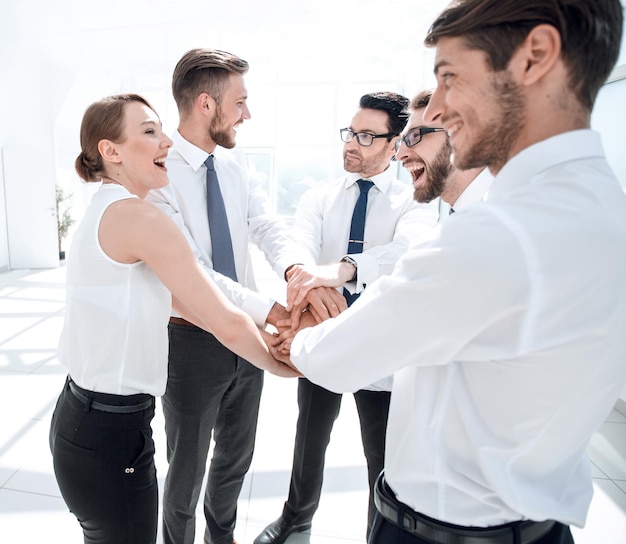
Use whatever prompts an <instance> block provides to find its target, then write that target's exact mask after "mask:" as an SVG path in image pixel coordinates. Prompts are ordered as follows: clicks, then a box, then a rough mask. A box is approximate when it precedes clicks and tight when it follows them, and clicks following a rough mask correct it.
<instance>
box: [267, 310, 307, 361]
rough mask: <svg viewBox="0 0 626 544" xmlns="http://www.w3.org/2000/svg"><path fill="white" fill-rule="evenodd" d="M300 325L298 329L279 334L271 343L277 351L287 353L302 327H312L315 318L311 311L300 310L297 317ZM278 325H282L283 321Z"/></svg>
mask: <svg viewBox="0 0 626 544" xmlns="http://www.w3.org/2000/svg"><path fill="white" fill-rule="evenodd" d="M299 322H300V326H299V327H298V329H290V330H286V331H284V332H282V333H281V334H279V335H278V336H277V337H275V338H276V339H278V341H277V342H274V343H273V344H272V347H274V348H276V349H277V350H278V351H280V352H281V353H284V354H289V351H290V350H291V343H292V342H293V339H294V337H295V336H296V334H297V333H298V331H301V330H302V329H306V328H307V327H314V326H315V325H317V323H318V322H317V320H316V319H315V317H314V316H313V315H312V314H311V312H302V315H301V316H300V317H299ZM278 324H279V325H283V323H281V322H279V323H278Z"/></svg>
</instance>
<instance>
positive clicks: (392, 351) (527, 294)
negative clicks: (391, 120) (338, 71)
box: [290, 0, 626, 544]
mask: <svg viewBox="0 0 626 544" xmlns="http://www.w3.org/2000/svg"><path fill="white" fill-rule="evenodd" d="M622 17H623V13H622V5H621V3H620V1H619V0H560V1H558V2H557V1H554V0H534V1H532V2H530V1H529V2H519V0H457V1H456V2H454V3H453V4H451V5H450V6H449V7H448V8H447V9H446V10H445V11H444V12H443V13H442V15H441V16H439V17H438V18H437V19H436V21H435V22H434V23H433V25H432V27H431V29H430V31H429V33H428V35H427V38H426V43H427V45H429V46H434V47H436V55H435V75H436V78H437V88H436V90H435V93H434V95H433V97H432V99H431V101H430V104H429V106H428V108H427V110H426V112H425V115H424V119H425V120H426V121H428V122H433V121H434V120H435V119H436V118H438V117H439V118H440V119H441V123H442V125H443V127H444V128H445V129H446V131H447V133H448V135H449V138H450V144H451V146H452V148H453V151H454V163H455V166H456V167H457V168H460V169H469V168H480V167H483V166H487V167H488V168H489V169H490V171H491V172H492V174H494V176H495V179H494V182H493V184H492V185H491V188H490V189H489V193H488V197H487V200H486V201H484V202H481V203H479V204H476V205H472V206H469V207H468V208H466V209H465V210H463V212H462V213H459V214H458V217H457V216H455V217H454V219H451V220H449V221H444V222H442V224H441V226H440V228H437V229H435V230H434V231H433V239H432V240H431V241H429V242H426V243H424V244H421V245H420V246H418V247H417V248H415V249H414V250H413V251H411V252H410V253H408V254H407V255H406V256H405V257H404V258H403V259H402V260H401V261H400V262H399V263H398V265H397V266H396V268H395V270H394V271H393V273H392V274H391V275H390V276H386V277H384V278H381V279H380V280H378V281H377V282H375V283H374V284H372V285H369V286H368V288H367V290H366V291H365V292H364V293H363V295H362V296H361V297H360V299H359V300H358V301H357V302H356V303H355V304H354V305H353V306H352V307H350V308H348V309H347V310H346V311H345V312H343V313H342V314H340V315H339V316H338V317H336V318H335V319H331V320H328V321H326V322H324V323H322V324H320V325H318V326H316V327H312V328H308V329H304V330H302V331H300V332H299V333H298V334H297V335H296V336H295V338H294V340H293V344H292V346H291V357H292V360H293V362H294V363H295V365H296V366H297V367H298V368H299V369H300V370H301V371H302V372H303V373H304V374H305V375H306V376H307V377H308V378H309V379H310V380H312V381H313V382H314V383H317V384H319V385H321V386H323V387H326V388H329V389H331V390H333V391H337V392H341V391H354V390H357V389H359V388H360V387H362V386H363V385H364V384H368V383H372V382H373V381H375V380H377V379H379V378H381V377H382V376H385V375H387V374H388V373H390V372H393V373H394V381H393V391H392V401H391V407H390V411H389V423H388V427H387V445H386V456H385V471H384V477H382V478H381V479H379V481H378V482H377V484H376V496H375V497H376V506H377V516H376V520H375V522H374V528H373V529H372V533H371V535H370V542H371V543H391V542H404V543H411V544H423V543H428V544H432V543H433V542H434V543H444V542H445V543H450V542H455V543H457V544H464V543H465V544H467V543H469V542H471V543H472V544H481V543H485V544H487V543H489V544H496V543H502V544H504V543H511V544H513V543H516V544H517V543H519V544H529V543H533V544H561V543H568V544H569V543H572V542H573V540H572V536H571V532H570V529H569V525H572V524H573V525H576V526H579V527H582V526H583V525H584V523H585V518H586V515H587V511H588V508H589V503H590V500H591V496H592V493H593V486H592V479H591V469H590V463H589V460H588V458H587V455H586V446H587V444H588V442H589V440H590V438H591V436H592V434H593V432H594V431H595V430H596V429H597V428H598V426H599V425H600V424H601V423H602V422H603V421H604V419H605V418H606V416H607V415H608V413H609V412H610V411H611V409H612V408H613V406H614V403H615V401H616V400H617V399H618V397H619V394H620V392H621V391H622V390H623V388H624V384H625V383H626V367H625V366H624V361H625V360H626V335H624V330H626V289H624V277H626V252H625V251H623V248H624V247H626V196H625V195H624V191H623V189H622V187H621V186H620V183H619V181H618V180H617V179H616V177H615V175H614V173H613V172H612V170H611V168H610V167H609V165H608V163H607V161H606V159H605V155H604V151H603V149H602V144H601V141H600V135H599V134H597V133H595V132H593V131H592V130H590V128H589V127H590V117H591V111H592V108H593V104H594V101H595V99H596V96H597V93H598V91H599V89H600V87H601V86H602V84H603V83H604V81H606V78H607V77H608V76H609V74H610V73H611V69H612V67H613V66H614V64H615V62H616V59H617V58H618V54H619V47H620V41H621V35H622ZM319 283H321V282H318V284H319ZM312 285H316V282H309V283H307V284H306V285H304V284H301V285H292V289H291V293H290V297H291V302H292V303H293V304H297V303H298V302H299V301H300V299H301V297H302V296H303V294H304V292H305V291H306V289H307V288H308V287H310V286H312Z"/></svg>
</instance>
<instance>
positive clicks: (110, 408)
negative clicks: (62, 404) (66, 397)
mask: <svg viewBox="0 0 626 544" xmlns="http://www.w3.org/2000/svg"><path fill="white" fill-rule="evenodd" d="M68 385H69V387H70V391H71V392H72V394H73V395H74V396H75V397H76V398H77V399H78V400H79V401H80V402H82V403H83V404H84V405H85V406H88V407H90V408H93V409H94V410H99V411H100V412H111V413H113V414H133V413H135V412H141V411H142V410H145V409H146V408H150V406H152V404H153V403H154V397H152V396H150V398H149V399H147V400H145V401H143V402H140V403H136V404H127V405H115V404H106V403H104V402H99V401H96V400H93V399H91V398H89V397H88V396H87V395H86V394H85V393H87V391H86V390H85V389H83V388H82V387H79V386H78V385H76V384H75V383H74V382H73V381H72V380H71V379H70V380H68ZM96 394H98V393H96ZM142 396H143V395H142Z"/></svg>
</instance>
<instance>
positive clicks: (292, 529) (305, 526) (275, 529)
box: [254, 516, 311, 544]
mask: <svg viewBox="0 0 626 544" xmlns="http://www.w3.org/2000/svg"><path fill="white" fill-rule="evenodd" d="M310 528H311V524H310V523H294V522H287V521H285V519H284V518H283V517H282V516H280V517H279V518H278V519H277V520H276V521H273V522H272V523H270V524H269V525H268V526H267V527H266V528H265V529H263V531H262V532H261V534H259V536H257V537H256V538H255V539H254V544H283V542H285V540H287V537H288V536H289V535H290V534H292V533H301V532H302V531H308V530H309V529H310Z"/></svg>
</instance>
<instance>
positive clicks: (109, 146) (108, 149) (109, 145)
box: [98, 140, 122, 163]
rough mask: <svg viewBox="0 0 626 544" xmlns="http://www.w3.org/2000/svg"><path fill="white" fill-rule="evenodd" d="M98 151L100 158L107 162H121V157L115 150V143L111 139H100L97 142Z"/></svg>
mask: <svg viewBox="0 0 626 544" xmlns="http://www.w3.org/2000/svg"><path fill="white" fill-rule="evenodd" d="M98 151H99V152H100V155H102V158H103V159H104V160H106V161H108V162H112V163H120V162H122V158H121V157H120V154H119V152H118V150H117V145H116V144H115V143H114V142H112V141H111V140H100V141H99V142H98Z"/></svg>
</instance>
